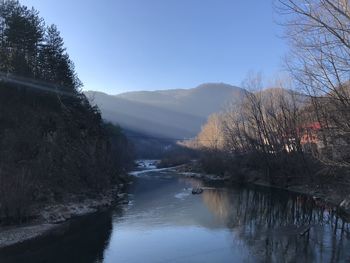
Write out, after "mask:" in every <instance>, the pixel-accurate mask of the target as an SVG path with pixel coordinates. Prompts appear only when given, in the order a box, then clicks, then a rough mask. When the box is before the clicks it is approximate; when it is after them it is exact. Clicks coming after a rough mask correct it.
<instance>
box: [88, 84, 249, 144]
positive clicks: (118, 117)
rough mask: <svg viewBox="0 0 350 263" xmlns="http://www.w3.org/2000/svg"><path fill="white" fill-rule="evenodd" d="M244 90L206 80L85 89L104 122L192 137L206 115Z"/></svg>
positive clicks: (239, 96) (237, 98)
mask: <svg viewBox="0 0 350 263" xmlns="http://www.w3.org/2000/svg"><path fill="white" fill-rule="evenodd" d="M244 93H245V90H244V89H241V88H238V87H235V86H232V85H228V84H224V83H206V84H202V85H200V86H198V87H196V88H192V89H172V90H157V91H135V92H126V93H122V94H118V95H108V94H105V93H102V92H95V91H87V92H85V95H86V96H87V97H88V98H89V100H90V101H91V102H92V103H94V104H97V105H98V106H99V108H100V110H101V112H102V116H103V118H104V119H106V120H107V121H110V122H113V123H118V124H120V125H121V126H122V127H123V128H125V129H127V130H132V131H136V132H139V133H143V134H148V135H151V136H158V137H163V138H174V139H182V138H188V137H194V136H195V135H196V134H197V133H198V132H199V131H200V128H201V126H202V125H203V124H204V123H205V121H206V119H207V117H208V116H209V115H210V114H212V113H214V112H219V111H221V110H223V108H224V106H225V105H227V104H228V103H235V102H237V101H240V100H241V99H242V98H243V95H244Z"/></svg>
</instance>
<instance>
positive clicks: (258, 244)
mask: <svg viewBox="0 0 350 263" xmlns="http://www.w3.org/2000/svg"><path fill="white" fill-rule="evenodd" d="M203 201H204V203H205V204H206V205H207V206H208V208H209V209H210V211H211V212H213V213H214V214H215V215H216V216H217V217H218V218H220V220H222V221H224V222H225V224H226V225H227V226H228V228H230V229H231V230H232V234H233V238H234V239H240V240H242V241H244V242H245V244H246V245H247V246H248V247H249V249H250V250H251V251H252V253H253V254H255V255H256V256H257V258H259V259H261V261H262V262H346V260H349V259H350V242H349V239H350V230H349V223H347V222H345V221H344V220H343V219H342V218H341V217H339V215H338V214H337V213H336V211H335V209H333V208H332V207H331V206H328V205H327V204H325V203H321V202H316V201H314V200H313V199H311V198H308V197H305V196H301V195H292V194H290V193H286V192H283V191H277V190H272V191H261V190H259V191H257V190H256V189H244V190H242V189H239V190H232V191H225V190H211V191H205V192H204V193H203Z"/></svg>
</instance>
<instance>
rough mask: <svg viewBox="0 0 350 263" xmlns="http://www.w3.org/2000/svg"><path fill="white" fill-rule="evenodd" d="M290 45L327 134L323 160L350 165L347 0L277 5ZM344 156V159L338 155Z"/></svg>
mask: <svg viewBox="0 0 350 263" xmlns="http://www.w3.org/2000/svg"><path fill="white" fill-rule="evenodd" d="M276 3H277V10H278V12H279V13H280V14H283V15H287V21H285V22H284V23H283V24H284V25H285V26H286V36H287V38H288V39H289V41H290V44H291V54H290V56H289V57H288V59H287V63H286V64H287V67H288V69H289V70H290V72H291V73H292V76H293V77H294V79H295V80H296V83H297V84H298V86H299V87H300V88H302V89H303V90H304V91H306V92H307V94H308V95H309V96H310V98H311V103H312V105H313V109H314V111H315V116H316V119H317V121H318V122H319V123H320V124H321V125H322V129H323V131H324V134H323V140H324V144H325V151H324V152H325V154H324V155H323V156H322V158H323V160H324V161H326V162H328V163H332V164H336V165H346V166H348V165H350V159H349V154H348V151H343V149H345V148H347V146H348V145H349V144H350V86H349V85H350V82H349V80H350V64H349V62H350V5H349V1H348V0H278V1H277V2H276ZM339 152H342V154H340V155H339V154H336V153H339Z"/></svg>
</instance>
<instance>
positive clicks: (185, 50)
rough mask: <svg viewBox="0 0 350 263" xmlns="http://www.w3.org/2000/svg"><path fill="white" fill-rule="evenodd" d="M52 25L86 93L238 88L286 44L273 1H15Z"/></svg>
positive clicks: (271, 66) (277, 60)
mask: <svg viewBox="0 0 350 263" xmlns="http://www.w3.org/2000/svg"><path fill="white" fill-rule="evenodd" d="M20 2H21V3H22V4H25V5H27V6H29V7H32V6H33V7H34V8H35V9H37V10H38V11H39V12H40V15H41V16H42V17H43V18H44V19H45V21H46V23H47V24H56V25H57V26H58V29H59V30H60V32H61V35H62V37H63V38H64V41H65V45H66V48H67V51H68V53H69V55H70V57H71V59H72V60H73V62H74V63H75V66H76V71H77V73H78V75H79V78H80V79H81V80H82V82H83V84H84V88H83V89H84V90H96V91H103V92H106V93H109V94H118V93H121V92H125V91H134V90H158V89H170V88H193V87H196V86H198V85H199V84H202V83H206V82H225V83H228V84H232V85H237V86H239V85H240V84H241V82H242V80H243V79H244V78H245V76H246V75H247V73H248V72H249V71H261V72H263V75H264V77H265V78H267V79H269V78H273V76H274V75H276V74H277V73H278V72H279V71H280V69H281V66H282V57H283V56H284V55H285V53H286V50H287V47H286V43H285V40H284V39H283V38H281V36H282V30H283V29H282V28H281V27H280V26H279V25H277V23H276V21H275V20H276V14H274V12H273V5H272V2H271V0H99V1H96V0H60V1H57V0H20Z"/></svg>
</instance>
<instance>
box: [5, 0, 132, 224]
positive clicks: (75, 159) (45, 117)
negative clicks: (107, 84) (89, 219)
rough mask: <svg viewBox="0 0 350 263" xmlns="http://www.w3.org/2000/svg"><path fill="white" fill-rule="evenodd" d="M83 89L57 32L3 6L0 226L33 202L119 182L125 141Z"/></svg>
mask: <svg viewBox="0 0 350 263" xmlns="http://www.w3.org/2000/svg"><path fill="white" fill-rule="evenodd" d="M81 85H82V84H81V82H80V80H79V79H78V77H77V75H76V73H75V70H74V65H73V63H72V61H71V60H70V58H69V56H68V54H67V52H66V50H65V48H64V43H63V39H62V38H61V37H60V33H59V31H58V30H57V28H56V26H54V25H51V26H46V25H45V23H44V21H43V19H42V18H40V17H39V15H38V12H37V11H36V10H34V9H31V10H29V9H28V8H26V7H24V6H22V5H20V4H19V3H18V2H17V1H5V2H2V3H1V4H0V223H1V222H13V221H18V220H25V219H26V217H27V216H28V215H29V214H30V213H29V212H30V210H31V207H32V205H33V204H37V203H39V202H47V201H52V200H59V199H62V198H63V197H64V196H65V195H66V194H68V193H81V192H88V191H89V192H101V191H103V190H104V189H107V188H108V187H110V186H111V184H113V183H114V182H116V181H118V178H119V176H118V175H119V174H120V173H121V172H122V171H123V169H124V168H125V166H124V164H125V165H127V163H128V160H129V157H130V151H129V145H128V142H127V140H126V138H125V137H124V136H123V134H122V132H121V131H120V130H119V128H115V127H113V128H111V127H110V126H109V127H108V128H107V127H106V125H105V124H104V123H103V122H102V119H101V115H100V112H99V110H98V108H97V107H92V106H91V105H90V104H89V102H88V100H87V99H86V97H85V95H83V94H82V93H81V91H80V87H81ZM111 136H112V137H113V138H112V139H111ZM112 153H114V155H113V154H112ZM115 156H117V157H115ZM124 161H125V162H124Z"/></svg>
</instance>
